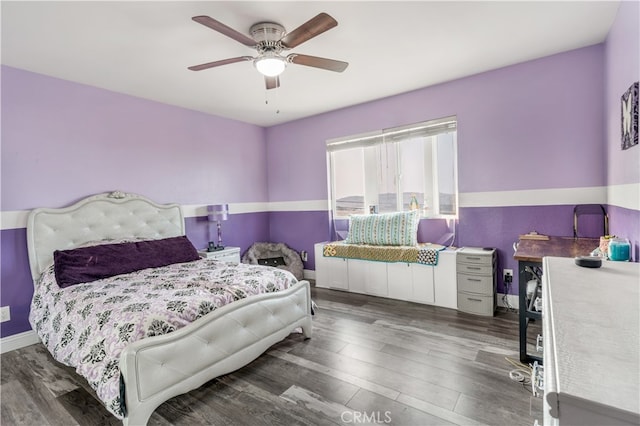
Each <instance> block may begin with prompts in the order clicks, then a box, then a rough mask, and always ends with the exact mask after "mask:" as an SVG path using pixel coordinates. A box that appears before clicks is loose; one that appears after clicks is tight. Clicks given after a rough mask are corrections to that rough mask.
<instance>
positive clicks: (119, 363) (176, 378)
mask: <svg viewBox="0 0 640 426" xmlns="http://www.w3.org/2000/svg"><path fill="white" fill-rule="evenodd" d="M184 235H185V224H184V217H183V214H182V211H181V208H180V206H179V205H177V204H166V205H160V204H157V203H155V202H153V201H151V200H149V199H148V198H146V197H143V196H140V195H135V194H127V193H123V192H120V191H116V192H111V193H103V194H98V195H94V196H91V197H88V198H86V199H83V200H80V201H78V202H77V203H75V204H73V205H71V206H69V207H65V208H60V209H49V208H39V209H35V210H33V211H32V212H31V213H30V214H29V217H28V221H27V245H28V251H29V262H30V267H31V273H32V277H33V281H34V300H33V302H32V313H31V314H30V321H32V326H34V329H36V328H37V329H40V330H36V332H38V334H39V336H40V337H41V339H42V338H43V336H44V340H46V341H43V343H45V345H49V346H51V347H50V348H49V350H50V351H51V352H52V354H53V353H54V352H55V353H56V355H58V358H63V359H59V361H63V362H64V361H69V362H70V360H71V358H72V357H73V356H75V355H74V352H76V353H80V352H83V353H86V355H84V357H85V358H90V357H95V358H97V359H99V361H102V358H105V357H107V358H108V356H109V350H107V351H106V353H107V355H106V356H105V351H104V350H102V349H103V348H102V347H101V348H100V351H98V352H97V354H98V355H96V351H95V350H94V348H93V347H91V350H90V351H89V347H90V345H89V344H87V347H86V348H84V349H82V350H80V349H76V350H75V351H74V350H71V349H70V347H66V346H65V345H66V344H67V342H68V341H71V340H72V339H71V338H73V341H74V342H75V341H76V340H77V341H78V342H81V343H84V342H85V340H86V338H87V335H90V336H91V337H95V335H96V332H97V330H98V329H100V332H102V327H103V326H104V323H105V322H103V323H99V324H96V325H95V328H93V329H91V328H89V330H88V329H86V328H85V329H84V331H83V333H76V330H75V329H74V326H73V322H74V321H79V319H78V318H79V317H73V318H71V317H69V318H66V317H65V315H64V312H63V313H62V314H56V316H55V318H54V320H53V321H51V320H50V319H49V317H48V315H53V314H52V313H51V312H50V311H49V309H53V305H59V306H64V307H65V309H66V313H67V314H69V313H72V314H74V315H75V314H79V315H81V316H86V317H91V316H92V315H93V314H91V313H88V312H87V311H88V309H89V308H88V305H89V304H90V303H89V302H94V299H92V298H94V297H95V298H97V299H95V304H96V305H104V304H105V303H109V302H111V303H112V304H113V305H114V306H116V305H117V306H128V307H131V306H143V305H145V303H125V302H122V301H123V300H126V299H127V298H129V296H130V294H129V293H135V292H136V291H137V290H136V289H135V288H134V287H123V288H124V290H120V289H119V288H118V287H116V286H118V285H120V284H119V283H118V282H110V281H108V280H111V279H113V280H115V281H122V282H124V284H122V285H124V286H139V287H140V286H141V287H144V286H145V283H147V281H145V280H147V279H156V278H157V277H160V276H162V275H161V274H163V273H167V272H166V271H165V270H167V271H169V272H168V273H171V274H173V276H176V277H178V276H185V277H187V278H188V279H189V280H190V281H188V283H187V284H186V285H185V291H180V296H182V295H184V294H186V293H189V294H190V295H193V294H196V299H197V302H198V303H200V304H202V300H203V297H202V294H201V293H197V292H198V291H201V290H200V287H197V286H195V285H194V284H193V282H194V280H196V281H198V280H199V281H202V282H204V284H203V286H205V288H206V291H209V292H210V293H211V294H216V295H218V296H216V297H218V298H224V297H227V298H231V299H232V303H228V304H225V305H224V306H216V307H214V308H210V309H207V310H206V311H204V312H202V311H199V314H198V315H196V316H195V317H194V318H193V321H192V322H187V323H185V324H183V325H181V326H180V327H173V329H171V327H169V329H166V328H167V327H166V324H164V323H163V326H161V327H155V329H154V330H158V332H157V333H155V332H154V333H148V334H147V335H146V337H144V338H141V339H140V340H135V341H132V342H125V343H124V344H122V348H120V352H119V353H118V355H117V358H116V359H115V361H111V364H110V365H108V366H107V367H106V370H108V371H109V375H108V377H107V378H108V382H109V385H110V386H112V380H113V378H114V376H115V380H118V382H117V384H116V386H117V388H118V391H119V397H118V398H115V399H113V401H111V406H110V405H109V404H107V401H105V400H103V401H102V402H103V404H105V407H106V408H107V409H108V410H109V411H111V412H112V413H113V414H115V415H116V417H118V418H122V421H123V423H124V424H125V425H138V424H146V423H147V421H148V419H149V417H150V416H151V414H152V413H153V411H154V410H155V409H156V408H157V407H158V406H159V405H160V404H162V403H163V402H165V401H166V400H168V399H170V398H172V397H174V396H176V395H180V394H183V393H186V392H188V391H190V390H192V389H195V388H197V387H199V386H201V385H202V384H204V383H205V382H207V381H209V380H211V379H213V378H215V377H218V376H221V375H224V374H228V373H230V372H232V371H235V370H237V369H239V368H241V367H243V366H244V365H246V364H248V363H250V362H251V361H253V360H254V359H256V358H257V357H258V356H260V355H261V354H262V353H264V352H265V351H266V350H267V349H268V348H269V347H270V346H272V345H273V344H275V343H277V342H279V341H281V340H282V339H284V338H285V337H286V336H288V335H289V334H290V333H291V332H292V331H294V330H296V329H299V328H300V329H301V330H302V333H303V335H304V337H305V338H310V337H311V333H312V322H311V300H310V288H309V283H308V282H307V281H298V280H296V279H295V277H293V276H292V275H290V274H289V273H288V272H286V271H280V270H276V269H275V268H270V267H266V266H254V265H242V264H241V265H238V266H233V265H231V264H224V263H223V262H218V261H216V260H212V259H199V260H193V261H191V262H185V263H180V264H171V265H166V266H163V267H159V268H155V269H145V270H141V271H135V272H132V273H131V274H127V275H119V276H115V277H112V278H106V279H104V280H97V281H94V282H91V283H79V284H74V285H73V286H69V287H67V288H63V289H61V288H59V287H58V286H57V285H55V284H51V280H52V278H51V276H52V275H53V276H54V277H56V276H57V277H60V275H57V274H56V273H57V272H58V271H55V269H56V267H57V266H56V267H54V252H55V251H56V250H58V251H63V252H71V253H73V252H74V251H78V250H82V249H83V248H84V247H90V249H93V248H95V246H96V245H99V244H102V243H104V242H106V243H107V244H112V243H114V244H120V243H122V244H123V245H126V244H138V243H137V241H140V242H141V243H140V244H143V243H144V242H146V241H149V240H152V241H156V242H160V241H167V240H172V239H174V238H176V239H180V238H182V239H186V237H184ZM58 253H60V252H58ZM56 256H58V254H56ZM57 262H58V258H57V257H56V263H57ZM274 271H276V272H274ZM274 273H277V274H281V275H277V276H276V277H275V278H274V277H273V276H270V275H269V274H274ZM207 274H210V275H207ZM287 274H288V275H290V277H289V276H286V275H287ZM130 275H131V276H130ZM132 276H134V277H135V278H132ZM194 277H195V278H194ZM203 277H204V278H203ZM220 277H224V279H222V278H220ZM247 277H250V279H249V278H247ZM259 277H267V278H266V279H267V281H265V282H268V284H264V283H263V282H262V281H260V278H259ZM125 278H127V279H126V280H125ZM187 278H185V279H187ZM254 278H255V279H254ZM158 279H160V278H158ZM214 280H220V282H222V281H225V282H227V281H229V282H231V284H233V285H235V281H233V280H238V281H243V282H250V284H251V288H258V287H265V288H268V290H266V291H267V292H266V293H261V294H253V293H252V292H251V291H245V290H238V289H237V288H236V287H234V290H233V292H234V293H233V294H232V295H231V296H228V294H227V293H230V292H231V290H225V287H222V286H221V285H220V284H219V282H218V281H216V282H215V285H216V286H217V287H216V290H213V289H212V288H211V287H212V286H213V285H214V283H213V281H214ZM273 280H282V281H283V282H284V281H286V282H287V284H282V285H280V284H278V285H280V287H282V288H273V287H274V284H273ZM288 280H291V281H288ZM54 282H55V279H54ZM149 282H150V281H149ZM176 282H177V281H176ZM105 283H106V284H105ZM92 285H95V286H96V287H91V286H92ZM148 285H154V286H155V287H154V289H153V291H151V290H148V291H146V292H144V291H143V292H142V294H145V296H146V297H153V298H158V297H162V295H161V291H160V290H159V289H161V288H162V287H163V284H157V283H156V284H148ZM176 285H178V284H176ZM99 286H103V287H99ZM229 288H230V287H229ZM96 289H99V290H96ZM109 289H110V290H109ZM109 291H119V292H120V293H121V294H120V295H115V296H114V295H110V294H108V292H109ZM202 291H205V290H202ZM206 291H205V295H209V293H206ZM241 292H244V293H247V294H244V293H243V295H242V297H240V296H238V297H236V293H241ZM72 293H74V294H76V295H78V294H79V295H80V296H81V297H82V298H81V299H79V302H78V300H75V301H74V300H72V299H71V296H70V295H71V294H72ZM248 293H251V294H248ZM256 293H257V291H256ZM149 294H152V296H149ZM174 294H178V293H177V292H174ZM225 294H227V295H226V296H225ZM247 296H248V297H247ZM101 297H102V299H101ZM105 297H106V298H107V299H104V298H105ZM47 299H51V300H48V301H47ZM236 299H237V300H236ZM83 301H86V302H83ZM216 301H217V299H216ZM173 303H174V305H173V306H174V307H175V303H183V302H182V301H179V302H175V301H174V302H173ZM185 303H186V302H185ZM194 303H196V302H194ZM91 304H93V303H91ZM85 305H87V306H85ZM44 306H46V308H44ZM135 310H136V309H129V311H128V312H127V313H126V314H127V315H128V316H127V318H128V320H131V321H133V320H132V319H131V318H135V315H133V314H134V313H135V312H132V311H135ZM140 310H141V311H145V312H146V310H145V309H140ZM174 310H175V309H174ZM43 312H44V313H43ZM189 312H190V311H189ZM174 313H175V312H174ZM45 314H46V315H45ZM44 319H46V320H47V321H48V322H53V323H54V325H56V326H58V327H59V328H60V329H61V330H60V332H59V333H58V334H60V335H65V332H66V334H68V335H69V336H68V337H70V338H69V339H67V340H65V339H64V338H62V339H61V340H60V341H59V342H57V343H56V344H55V345H54V343H55V342H53V341H50V338H51V337H50V336H51V335H52V334H55V333H54V332H53V331H50V330H49V331H46V332H45V331H43V329H44V327H43V322H44ZM65 319H68V321H69V322H70V324H67V325H66V326H65V323H64V321H65ZM123 324H124V323H121V322H120V323H116V325H110V326H109V327H111V328H113V333H116V332H119V333H121V334H122V333H123V330H125V332H126V333H129V332H132V330H133V329H134V328H136V324H133V323H130V324H127V326H128V327H129V328H126V327H123ZM116 326H117V327H116ZM65 327H66V328H65ZM109 327H105V328H106V329H109ZM163 327H164V328H163ZM116 328H117V329H116ZM149 329H151V328H149ZM78 331H79V330H78ZM126 333H125V334H126ZM81 334H84V335H85V336H84V337H83V339H85V340H83V339H81V337H82V336H81ZM155 334H157V335H155ZM78 335H80V336H78ZM76 336H78V337H77V338H76ZM120 339H122V337H120ZM104 341H105V340H104V339H103V345H102V346H103V347H104V346H106V347H107V349H110V348H112V346H113V345H112V344H109V340H106V343H104ZM58 349H60V350H58ZM65 351H66V352H65ZM58 352H59V353H58ZM78 356H79V355H78ZM54 357H55V355H54ZM106 370H103V371H106ZM78 371H79V368H78ZM104 377H106V376H104V375H103V378H104ZM88 380H89V383H90V384H91V385H92V387H94V385H97V383H98V382H99V380H95V378H90V379H88ZM105 381H107V380H105ZM112 387H113V386H112ZM111 390H113V389H111ZM97 393H98V392H97ZM99 397H100V395H99ZM114 401H117V402H118V404H116V403H115V402H114ZM115 405H118V406H115ZM119 410H120V411H119Z"/></svg>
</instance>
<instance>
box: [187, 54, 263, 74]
mask: <svg viewBox="0 0 640 426" xmlns="http://www.w3.org/2000/svg"><path fill="white" fill-rule="evenodd" d="M252 60H253V58H252V57H251V56H238V57H237V58H229V59H222V60H220V61H214V62H207V63H206V64H200V65H193V66H191V67H189V69H190V70H191V71H202V70H206V69H209V68H213V67H219V66H220V65H227V64H235V63H236V62H242V61H252Z"/></svg>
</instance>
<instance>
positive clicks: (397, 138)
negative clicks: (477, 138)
mask: <svg viewBox="0 0 640 426" xmlns="http://www.w3.org/2000/svg"><path fill="white" fill-rule="evenodd" d="M456 124H457V121H456V117H455V116H454V117H447V118H443V119H439V120H432V121H426V122H422V123H417V124H411V125H408V126H403V127H396V128H392V129H386V130H382V131H379V132H374V133H369V134H365V135H357V136H350V137H345V138H339V139H332V140H329V141H327V153H328V157H329V181H330V182H329V184H330V191H331V206H332V209H333V215H334V218H336V219H339V218H347V217H348V216H349V215H351V214H364V213H372V212H379V213H388V212H394V211H406V210H411V209H419V210H421V212H422V216H423V217H451V216H457V212H458V182H457V163H456V161H457V159H456V148H457V147H456V144H457V138H456V137H457V131H456V127H457V126H456Z"/></svg>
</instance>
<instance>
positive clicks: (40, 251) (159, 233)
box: [27, 191, 185, 285]
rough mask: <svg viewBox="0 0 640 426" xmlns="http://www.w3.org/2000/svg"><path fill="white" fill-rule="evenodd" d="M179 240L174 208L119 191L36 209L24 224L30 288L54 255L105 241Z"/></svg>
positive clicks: (180, 224)
mask: <svg viewBox="0 0 640 426" xmlns="http://www.w3.org/2000/svg"><path fill="white" fill-rule="evenodd" d="M180 235H185V227H184V216H183V215H182V209H181V208H180V206H179V205H178V204H165V205H161V204H156V203H154V202H153V201H151V200H149V199H148V198H146V197H143V196H141V195H135V194H127V193H124V192H120V191H115V192H106V193H103V194H98V195H93V196H91V197H88V198H85V199H83V200H80V201H78V202H77V203H75V204H73V205H71V206H69V207H64V208H60V209H49V208H39V209H35V210H32V211H31V212H30V213H29V217H28V219H27V247H28V249H29V265H30V266H31V276H32V277H33V281H34V285H35V283H36V281H37V279H38V278H39V277H40V275H41V274H42V272H43V271H44V270H45V269H46V268H47V267H48V266H49V265H50V264H51V263H52V262H53V252H54V251H55V250H67V249H72V248H76V247H78V246H80V245H82V244H84V243H87V242H89V241H100V240H105V239H121V238H129V237H131V238H146V239H158V238H168V237H177V236H180Z"/></svg>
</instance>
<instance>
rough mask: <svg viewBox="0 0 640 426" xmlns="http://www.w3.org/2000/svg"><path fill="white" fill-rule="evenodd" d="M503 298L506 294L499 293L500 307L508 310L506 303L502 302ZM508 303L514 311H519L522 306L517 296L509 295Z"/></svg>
mask: <svg viewBox="0 0 640 426" xmlns="http://www.w3.org/2000/svg"><path fill="white" fill-rule="evenodd" d="M503 297H504V294H502V293H498V307H500V308H506V307H507V306H506V305H505V303H504V301H503V300H502V298H503ZM507 302H508V303H509V305H511V307H512V308H514V309H518V308H519V306H520V299H519V298H518V295H517V294H509V295H507Z"/></svg>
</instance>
